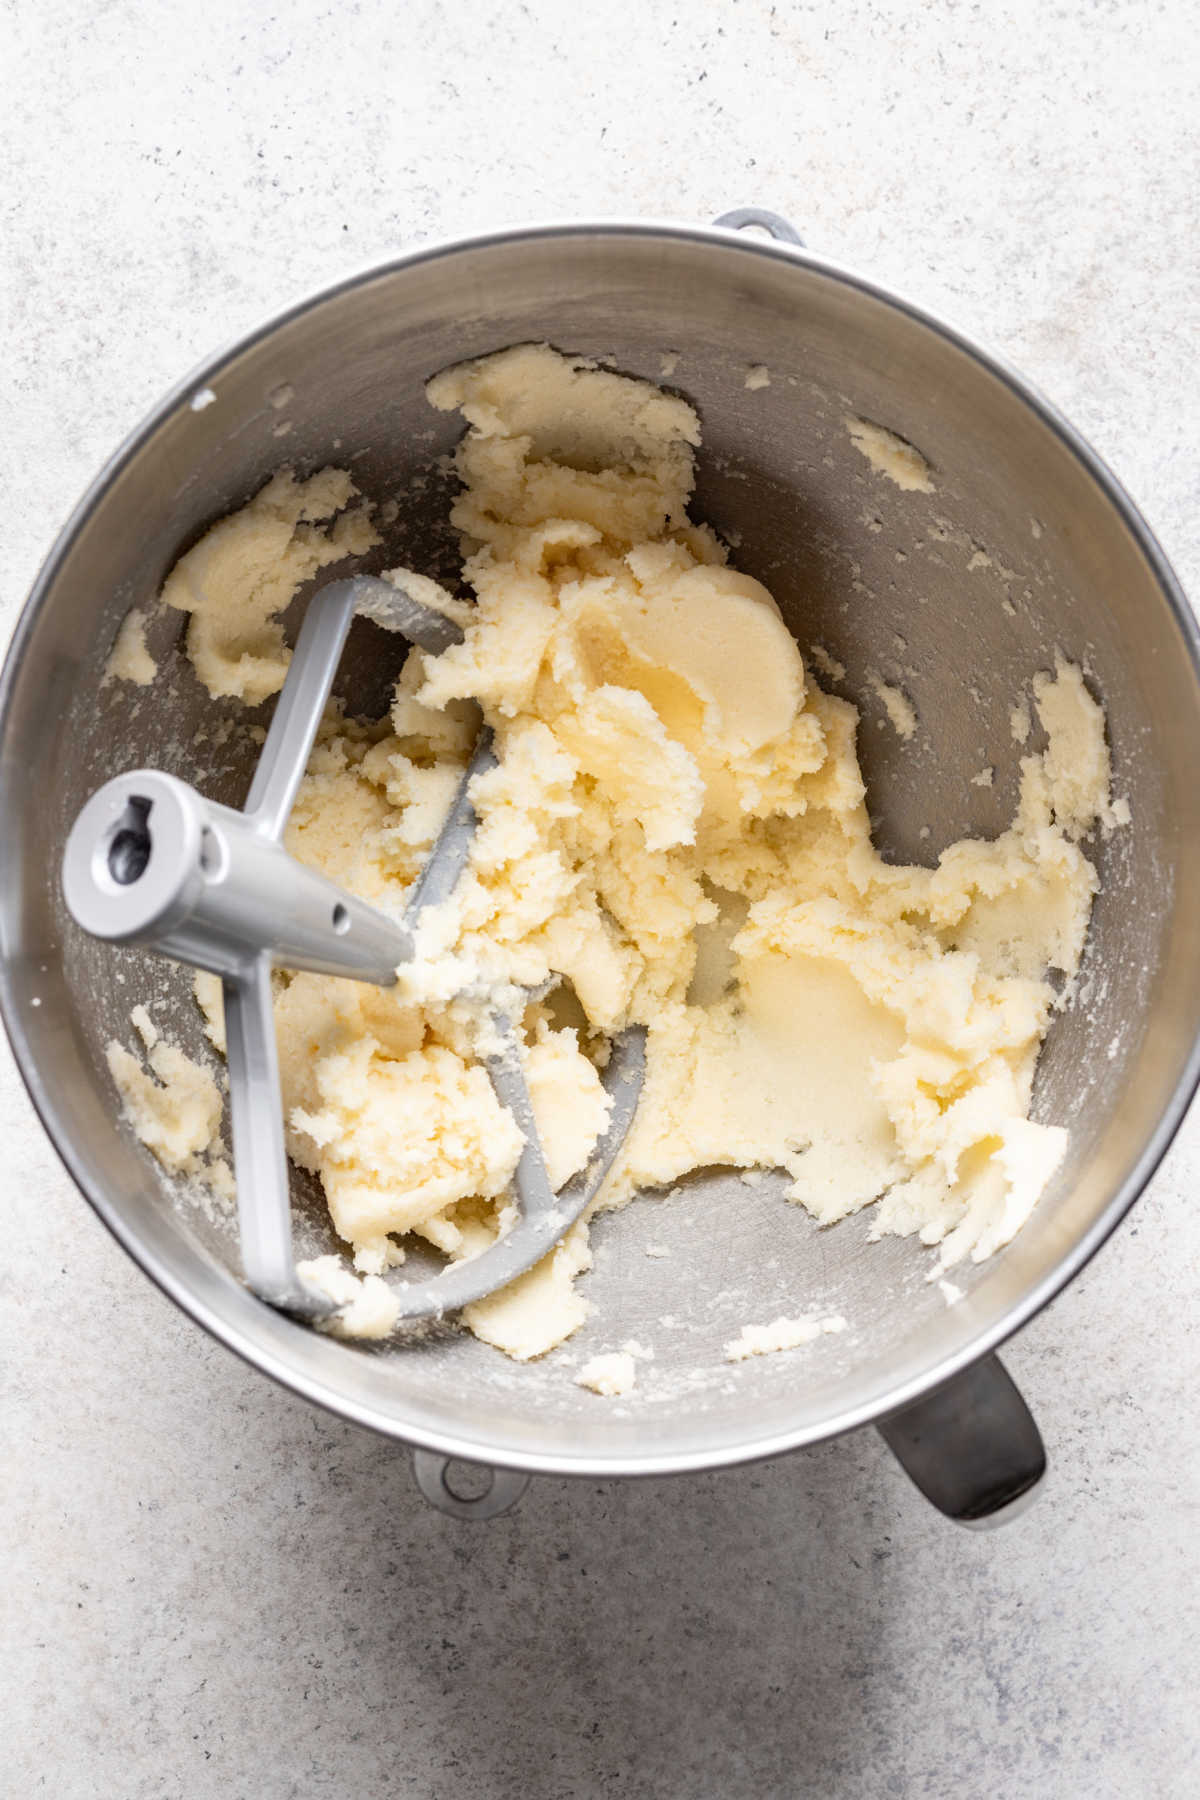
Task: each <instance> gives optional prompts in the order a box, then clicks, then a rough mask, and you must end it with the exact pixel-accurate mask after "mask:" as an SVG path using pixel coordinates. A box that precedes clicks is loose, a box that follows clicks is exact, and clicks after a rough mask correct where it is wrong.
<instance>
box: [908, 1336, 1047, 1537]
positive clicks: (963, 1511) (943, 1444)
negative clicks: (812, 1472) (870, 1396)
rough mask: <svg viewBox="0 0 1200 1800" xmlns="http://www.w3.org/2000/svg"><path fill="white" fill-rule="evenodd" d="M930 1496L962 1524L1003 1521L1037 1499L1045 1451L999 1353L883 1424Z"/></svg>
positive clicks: (978, 1527) (975, 1526) (982, 1526)
mask: <svg viewBox="0 0 1200 1800" xmlns="http://www.w3.org/2000/svg"><path fill="white" fill-rule="evenodd" d="M879 1431H880V1434H881V1435H882V1437H883V1440H884V1442H885V1443H886V1444H887V1447H888V1449H889V1450H890V1451H891V1452H892V1454H893V1456H895V1458H896V1459H897V1461H898V1462H899V1464H900V1467H901V1468H902V1469H903V1470H904V1472H905V1474H906V1475H908V1476H910V1477H911V1479H912V1480H913V1481H914V1482H915V1483H916V1485H917V1487H919V1488H920V1490H921V1492H922V1493H923V1494H924V1496H925V1498H926V1499H927V1500H929V1501H931V1502H932V1504H933V1505H934V1506H936V1507H937V1509H938V1511H939V1512H943V1513H945V1515H946V1517H947V1518H948V1519H953V1520H954V1521H955V1523H956V1524H958V1525H967V1526H970V1527H971V1528H972V1529H974V1530H984V1529H986V1528H988V1527H990V1526H993V1525H1003V1524H1005V1523H1006V1522H1007V1521H1008V1520H1009V1519H1012V1518H1015V1517H1016V1515H1017V1513H1019V1512H1024V1510H1025V1508H1026V1507H1027V1506H1028V1505H1029V1504H1030V1503H1031V1502H1032V1501H1033V1500H1034V1499H1035V1498H1036V1496H1037V1493H1038V1491H1039V1489H1040V1486H1041V1481H1042V1477H1043V1476H1044V1475H1045V1473H1046V1450H1045V1446H1044V1445H1043V1443H1042V1436H1041V1433H1040V1432H1039V1430H1038V1428H1037V1425H1036V1423H1035V1422H1034V1418H1033V1414H1032V1413H1031V1412H1030V1410H1029V1408H1028V1407H1027V1406H1026V1404H1025V1402H1024V1400H1023V1399H1022V1398H1021V1395H1020V1392H1019V1391H1018V1389H1017V1386H1016V1383H1015V1382H1014V1381H1013V1379H1012V1377H1011V1375H1009V1373H1008V1371H1007V1370H1006V1369H1005V1367H1004V1365H1003V1363H1002V1362H1001V1361H1000V1359H999V1357H998V1356H985V1357H982V1358H981V1359H980V1361H979V1362H976V1363H972V1364H971V1367H970V1368H969V1369H966V1370H964V1372H963V1373H962V1374H961V1375H956V1376H955V1377H954V1378H953V1379H952V1380H951V1381H947V1382H944V1383H943V1384H942V1386H941V1387H939V1388H935V1389H934V1391H933V1392H932V1393H931V1394H926V1395H925V1396H924V1397H923V1398H922V1399H920V1400H916V1401H914V1402H913V1404H912V1405H911V1406H906V1407H904V1409H903V1410H902V1411H901V1412H897V1413H893V1414H892V1416H891V1418H890V1419H885V1420H884V1421H883V1423H882V1424H881V1425H880V1427H879Z"/></svg>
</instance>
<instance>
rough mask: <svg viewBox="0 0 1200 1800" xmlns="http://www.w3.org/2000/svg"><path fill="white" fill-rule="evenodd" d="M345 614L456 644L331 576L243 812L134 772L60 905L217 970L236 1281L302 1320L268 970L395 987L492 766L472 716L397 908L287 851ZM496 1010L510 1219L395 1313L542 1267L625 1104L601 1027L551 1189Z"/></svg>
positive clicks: (74, 865) (634, 1066)
mask: <svg viewBox="0 0 1200 1800" xmlns="http://www.w3.org/2000/svg"><path fill="white" fill-rule="evenodd" d="M360 612H361V613H362V614H364V615H365V616H366V617H368V618H370V619H373V620H374V621H375V623H376V624H379V625H383V626H385V627H386V628H387V629H389V630H393V631H399V632H400V633H401V634H402V635H403V636H404V637H406V638H408V639H409V640H410V642H412V643H414V644H417V645H419V646H420V647H421V648H422V649H425V650H429V651H431V652H434V653H436V652H438V651H441V650H444V649H446V648H447V646H448V645H450V644H453V643H457V642H459V641H461V638H462V632H461V629H460V628H459V626H458V625H457V624H455V622H454V621H453V620H451V619H449V618H447V617H446V616H445V615H444V614H442V613H438V612H436V611H434V610H433V608H431V607H427V606H425V605H423V604H422V603H421V602H419V601H417V600H414V599H413V598H412V596H411V595H409V594H407V593H405V592H404V591H403V590H402V589H400V588H396V587H393V586H392V585H391V583H389V582H386V581H381V580H379V579H377V578H376V577H374V576H367V575H358V576H353V577H351V578H349V579H347V580H342V581H333V582H329V583H328V584H327V585H326V586H324V587H323V588H321V589H319V591H318V592H317V593H316V594H314V595H313V597H312V599H311V600H310V602H309V606H308V611H307V613H306V614H305V618H304V624H303V626H302V627H301V630H300V634H299V637H298V638H297V642H296V648H295V652H294V654H293V656H292V661H291V665H290V667H289V669H288V674H287V680H286V681H285V683H284V686H283V689H282V691H281V693H280V695H279V699H278V702H277V704H276V708H275V714H274V717H273V718H272V721H271V726H270V730H269V731H268V733H267V738H266V742H265V744H264V745H263V751H262V755H261V757H260V759H259V763H258V767H257V769H256V771H255V774H254V779H253V782H252V783H251V787H250V793H249V796H248V798H247V801H246V807H245V810H244V811H243V812H237V811H236V810H235V809H234V808H232V807H227V806H221V805H219V804H218V803H217V802H215V801H212V800H206V799H205V798H204V797H203V795H201V794H199V793H198V792H197V791H196V789H195V788H193V787H190V786H189V785H188V783H187V782H184V781H180V780H178V779H177V778H176V777H175V776H172V775H166V774H163V773H161V772H160V771H158V770H153V769H139V770H135V771H133V772H132V773H131V774H127V775H121V776H118V777H117V778H116V780H114V781H110V782H107V783H106V784H105V786H104V787H102V788H101V789H100V790H99V791H98V792H97V793H96V794H94V795H93V796H92V798H91V799H90V800H89V801H88V802H87V804H86V805H85V806H84V807H83V809H82V811H81V812H80V814H79V817H78V818H77V819H76V821H75V824H74V826H73V827H72V830H71V833H70V836H69V838H68V840H67V847H66V851H65V853H64V857H63V892H64V895H65V898H66V902H67V907H68V910H69V911H70V913H71V916H72V918H73V919H74V920H75V922H76V923H77V924H78V925H80V926H82V928H83V929H84V930H85V931H87V932H90V933H91V934H92V935H93V936H95V937H98V938H103V939H105V940H107V941H108V942H111V943H121V944H138V945H142V946H144V947H145V948H147V949H151V950H155V951H158V952H160V953H161V954H163V955H165V956H169V957H172V958H174V959H175V960H176V961H179V962H185V963H190V964H192V965H193V966H194V967H196V968H201V969H208V970H211V971H212V972H213V973H215V974H217V975H219V976H220V977H221V982H222V989H223V993H224V999H225V1028H226V1040H227V1059H228V1065H229V1095H230V1110H231V1115H232V1122H233V1155H234V1168H235V1172H236V1176H237V1193H238V1226H239V1230H240V1233H241V1243H242V1265H243V1269H244V1272H245V1276H246V1281H247V1283H248V1285H249V1286H250V1287H251V1288H252V1289H253V1290H254V1292H255V1293H256V1294H258V1295H259V1296H260V1297H261V1298H262V1299H264V1300H266V1301H269V1302H270V1304H271V1305H272V1306H277V1307H280V1308H281V1309H282V1310H284V1311H285V1312H289V1313H292V1314H295V1315H296V1316H298V1317H301V1318H305V1319H310V1320H317V1319H322V1318H327V1317H329V1316H330V1315H331V1314H333V1313H335V1312H337V1311H338V1307H337V1305H336V1304H335V1303H334V1302H333V1301H331V1300H329V1299H328V1298H327V1297H326V1296H325V1295H324V1294H321V1293H319V1292H318V1291H317V1290H316V1289H315V1288H314V1287H313V1286H312V1285H311V1284H310V1283H308V1282H306V1281H304V1280H303V1279H302V1278H301V1276H300V1275H299V1273H298V1272H297V1269H296V1261H295V1255H294V1251H293V1247H292V1230H291V1202H290V1196H289V1192H288V1170H287V1156H286V1153H285V1150H284V1140H283V1101H282V1093H281V1088H280V1080H279V1059H278V1053H277V1050H276V1044H275V1025H274V1018H273V1012H272V1002H271V971H272V969H273V968H276V967H283V968H291V969H310V970H314V971H316V972H317V973H318V974H325V975H343V976H348V977H349V978H350V979H352V980H356V981H370V982H374V983H376V984H377V985H379V986H382V987H390V986H391V985H392V984H393V983H394V981H395V979H396V971H397V969H398V967H399V966H400V965H401V964H402V963H405V962H410V961H412V959H413V956H414V937H413V930H414V927H415V925H416V922H417V918H418V916H419V915H420V913H421V912H422V911H424V909H425V908H426V907H428V906H433V905H437V904H438V903H439V902H441V901H443V900H445V899H446V898H448V897H449V895H450V894H451V893H452V892H453V890H454V887H455V884H456V883H457V881H458V879H459V877H460V875H461V873H462V871H463V869H464V867H465V866H466V862H467V859H468V857H469V855H470V849H471V842H472V839H473V837H474V835H475V831H476V828H477V825H478V820H477V818H476V814H475V809H474V807H473V806H472V804H471V799H470V793H469V789H470V784H471V782H472V781H473V780H474V778H475V777H476V776H477V775H479V774H482V773H483V772H484V771H485V770H487V769H490V768H494V767H495V764H496V757H495V753H494V751H493V749H492V743H491V733H490V732H489V731H488V730H487V729H486V728H483V729H482V730H481V732H480V736H479V739H478V742H477V743H476V747H475V752H474V755H473V756H472V758H471V762H470V764H469V766H468V768H467V770H466V771H465V773H464V775H463V778H462V781H461V782H460V784H459V788H458V791H457V793H456V794H455V798H454V802H453V804H452V806H451V808H450V812H449V814H448V816H447V819H446V822H445V824H444V825H443V827H442V830H441V832H440V833H439V835H438V838H437V841H436V843H435V844H434V846H433V849H432V850H431V852H430V854H429V857H428V859H427V861H426V863H425V867H424V869H423V870H422V872H421V875H420V877H419V879H418V881H417V883H416V885H415V887H414V888H413V891H412V893H411V895H410V897H409V900H408V903H407V906H406V908H405V912H404V916H403V918H402V919H400V920H396V919H392V918H389V917H387V916H386V915H385V914H384V913H381V912H379V911H378V910H377V909H376V908H375V907H372V906H368V905H366V903H365V902H363V901H361V900H358V899H356V898H355V896H354V895H352V894H348V893H345V892H343V890H342V889H340V888H338V887H337V886H335V885H334V884H333V883H332V882H329V881H326V880H325V878H324V877H323V876H320V875H318V874H316V873H315V872H314V871H313V870H311V869H308V868H306V867H305V866H304V865H303V864H302V863H298V862H297V861H296V860H295V859H294V858H293V857H291V856H289V855H288V853H287V851H286V850H284V848H283V845H282V842H281V839H282V836H283V831H284V827H285V826H286V824H287V820H288V815H289V813H290V812H291V808H292V803H293V801H294V800H295V797H296V791H297V789H298V787H299V785H300V782H301V780H302V778H303V775H304V770H305V767H306V765H307V762H308V756H309V752H310V750H311V749H312V744H313V739H314V738H315V736H316V733H317V727H318V726H319V724H320V721H321V715H322V713H323V712H324V709H325V703H326V701H327V700H328V698H329V692H330V689H331V687H332V685H333V680H334V676H335V675H336V673H337V667H338V661H339V659H340V657H341V652H342V646H343V644H344V643H345V640H346V635H347V633H348V631H349V629H350V625H351V623H352V621H353V619H354V617H355V615H356V613H360ZM491 1023H492V1027H493V1033H492V1035H493V1037H498V1039H499V1043H500V1046H501V1047H500V1049H499V1050H498V1051H497V1052H496V1053H495V1054H494V1055H490V1056H488V1057H487V1058H486V1059H485V1062H486V1067H487V1070H488V1074H489V1076H490V1078H491V1082H492V1086H493V1088H494V1090H495V1092H496V1095H497V1097H498V1099H499V1100H500V1103H501V1105H503V1106H506V1107H507V1108H508V1109H509V1110H510V1111H511V1112H512V1114H513V1116H514V1118H515V1119H516V1122H517V1125H518V1127H519V1128H520V1130H521V1132H522V1133H523V1135H524V1138H525V1146H524V1149H523V1150H522V1153H521V1158H520V1162H519V1163H518V1166H517V1171H516V1175H515V1178H514V1188H515V1190H516V1198H517V1214H518V1216H517V1218H516V1220H515V1222H514V1223H513V1225H512V1226H511V1228H510V1229H509V1230H508V1231H506V1232H505V1233H504V1234H503V1235H502V1236H501V1237H499V1238H498V1239H497V1240H496V1241H495V1243H493V1244H491V1245H490V1246H489V1247H488V1248H487V1249H486V1250H484V1251H482V1252H481V1253H480V1254H479V1255H478V1256H475V1257H472V1258H471V1259H469V1260H466V1261H463V1262H461V1263H455V1264H452V1265H451V1266H450V1267H449V1268H447V1269H445V1270H444V1271H443V1272H442V1273H440V1274H438V1275H435V1276H433V1277H431V1278H429V1279H428V1280H426V1281H417V1282H408V1283H404V1284H400V1285H397V1286H395V1288H394V1291H395V1293H396V1294H397V1297H398V1299H399V1303H400V1311H399V1318H400V1320H402V1321H405V1322H414V1323H415V1322H416V1321H418V1320H421V1319H429V1318H440V1317H442V1316H443V1315H444V1314H446V1313H448V1312H452V1311H456V1310H457V1309H458V1308H460V1307H462V1306H466V1305H468V1304H469V1303H470V1302H471V1301H472V1300H478V1299H481V1298H482V1297H483V1295H485V1294H489V1293H492V1292H494V1290H495V1289H496V1288H498V1287H503V1286H504V1285H505V1284H506V1283H507V1282H509V1281H512V1280H513V1279H514V1278H515V1277H516V1276H517V1275H520V1274H523V1273H524V1271H525V1270H526V1269H529V1268H531V1267H532V1266H533V1264H534V1263H535V1262H538V1261H539V1260H540V1259H541V1257H542V1256H544V1255H545V1254H546V1252H547V1251H548V1250H550V1249H552V1248H553V1246H554V1245H555V1244H556V1243H557V1242H558V1241H559V1240H560V1239H561V1238H562V1236H563V1234H564V1232H565V1231H566V1230H567V1229H568V1228H569V1226H570V1225H571V1224H572V1223H573V1222H574V1221H575V1219H577V1218H578V1217H579V1215H580V1213H582V1212H583V1210H584V1209H585V1207H586V1206H587V1205H588V1204H589V1202H590V1201H591V1200H592V1198H593V1197H594V1195H595V1194H596V1192H597V1190H598V1188H599V1186H600V1183H601V1182H602V1181H603V1179H604V1177H605V1175H606V1174H607V1173H608V1170H609V1169H610V1168H611V1166H612V1163H613V1160H614V1158H615V1157H616V1154H617V1152H618V1150H619V1149H620V1147H621V1144H622V1142H623V1141H624V1138H625V1136H626V1134H627V1132H628V1130H629V1126H630V1124H631V1123H632V1120H633V1116H634V1113H635V1111H636V1109H637V1102H638V1097H639V1094H640V1091H641V1084H642V1079H643V1075H644V1067H645V1033H644V1031H643V1030H642V1029H641V1028H640V1027H633V1028H631V1029H630V1030H628V1031H625V1032H622V1033H620V1034H619V1035H618V1036H617V1037H615V1038H614V1040H613V1043H612V1049H611V1054H610V1057H609V1062H608V1066H607V1068H606V1069H605V1071H604V1076H603V1080H604V1085H605V1088H606V1090H607V1091H608V1093H609V1096H610V1098H611V1100H612V1107H611V1110H610V1114H609V1120H608V1124H607V1126H606V1128H605V1131H604V1133H603V1134H602V1136H601V1138H600V1139H599V1141H598V1142H597V1144H596V1147H595V1149H594V1150H593V1152H592V1156H591V1159H590V1161H589V1163H588V1165H587V1167H586V1168H585V1169H584V1170H583V1171H582V1172H581V1173H580V1174H579V1175H577V1176H576V1177H575V1178H574V1179H573V1180H572V1181H570V1182H568V1183H567V1185H566V1186H565V1187H564V1188H563V1189H562V1190H561V1192H560V1193H558V1194H555V1193H554V1192H553V1190H552V1189H551V1187H550V1183H549V1178H548V1176H547V1173H546V1164H545V1158H544V1157H543V1154H542V1150H541V1145H540V1143H539V1141H538V1135H537V1127H536V1124H535V1121H534V1117H533V1108H532V1104H531V1101H530V1097H529V1088H528V1084H527V1082H526V1079H525V1072H524V1065H523V1057H522V1045H521V1040H520V1036H519V1033H518V1030H517V1027H516V1024H515V1022H514V1021H513V1020H512V1019H511V1018H510V1017H508V1016H506V1015H501V1014H498V1013H497V1014H495V1015H493V1018H492V1021H491Z"/></svg>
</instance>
